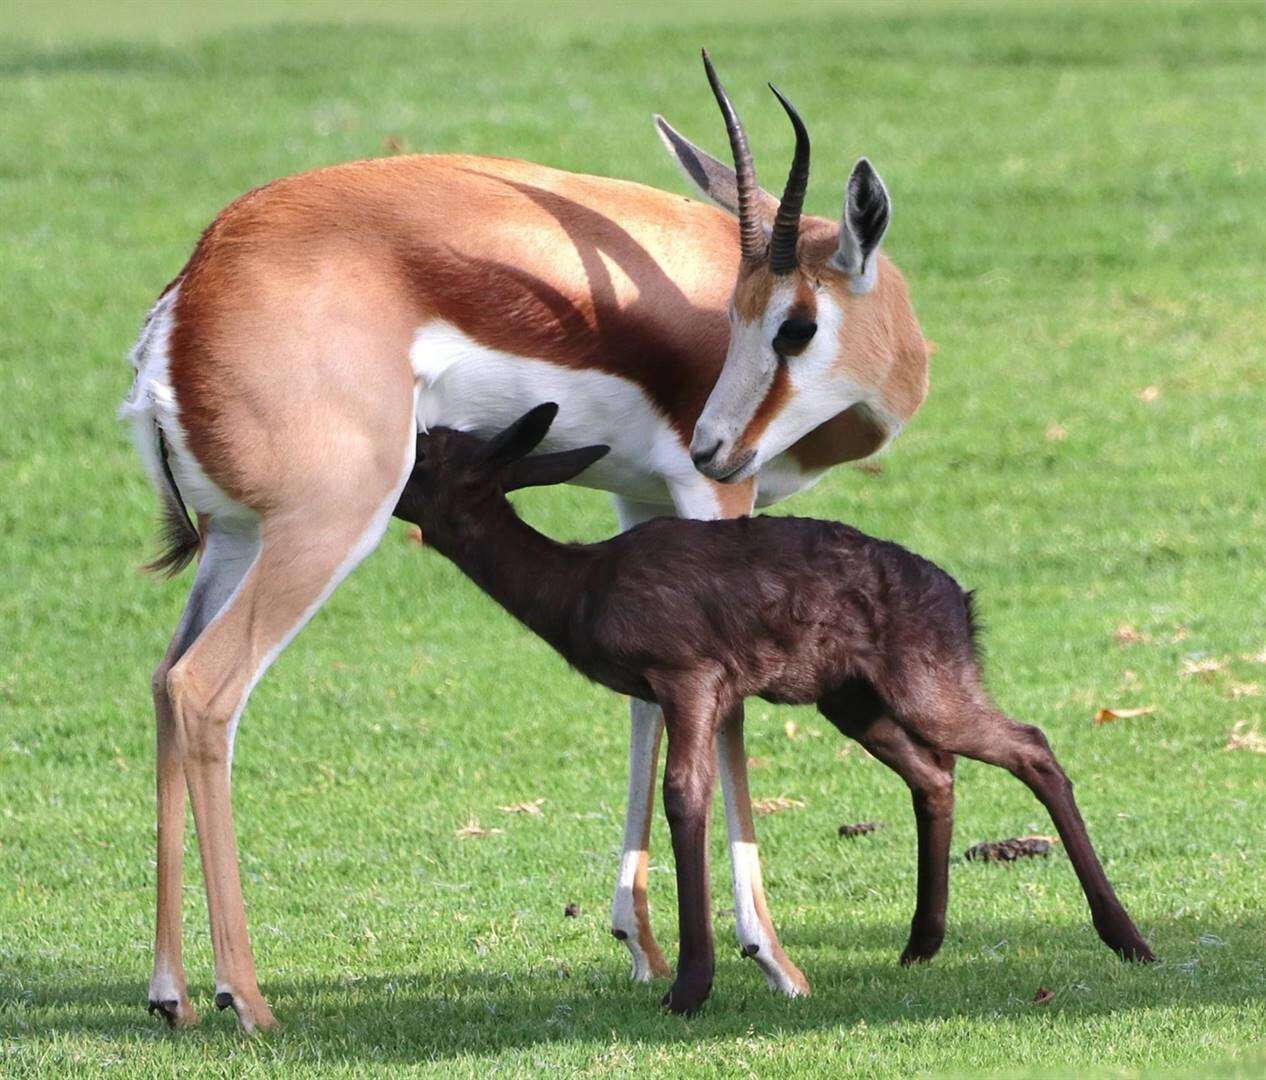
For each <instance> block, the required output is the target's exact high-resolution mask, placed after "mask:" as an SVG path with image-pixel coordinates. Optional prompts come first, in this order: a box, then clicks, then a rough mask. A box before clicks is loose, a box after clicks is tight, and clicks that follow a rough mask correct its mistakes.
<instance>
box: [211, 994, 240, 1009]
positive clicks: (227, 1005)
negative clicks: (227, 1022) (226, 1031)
mask: <svg viewBox="0 0 1266 1080" xmlns="http://www.w3.org/2000/svg"><path fill="white" fill-rule="evenodd" d="M215 1007H216V1008H217V1009H219V1010H220V1011H221V1012H223V1011H224V1010H225V1009H234V1010H236V1008H237V1006H236V1005H234V1004H233V995H232V994H230V993H229V992H228V991H227V990H221V991H220V992H219V993H218V994H216V995H215Z"/></svg>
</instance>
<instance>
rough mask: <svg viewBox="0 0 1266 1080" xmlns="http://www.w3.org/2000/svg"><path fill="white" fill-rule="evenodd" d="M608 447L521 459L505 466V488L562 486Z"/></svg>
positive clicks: (514, 489) (599, 456)
mask: <svg viewBox="0 0 1266 1080" xmlns="http://www.w3.org/2000/svg"><path fill="white" fill-rule="evenodd" d="M610 449H611V447H609V446H585V447H581V448H580V449H579V450H560V451H559V452H558V453H556V454H539V455H538V456H536V457H529V458H521V459H520V460H518V461H513V462H511V463H510V464H509V465H507V466H506V470H505V489H506V491H516V490H518V489H519V488H525V487H544V486H546V485H547V484H565V483H567V481H568V480H574V479H575V478H576V477H577V476H579V475H580V474H581V473H582V472H584V471H585V470H586V469H587V468H589V466H590V465H592V464H593V463H594V462H595V461H597V460H598V459H599V458H601V457H604V456H606V453H607V451H608V450H610Z"/></svg>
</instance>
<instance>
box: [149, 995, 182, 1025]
mask: <svg viewBox="0 0 1266 1080" xmlns="http://www.w3.org/2000/svg"><path fill="white" fill-rule="evenodd" d="M155 1013H160V1014H161V1015H162V1018H163V1019H164V1020H166V1021H167V1023H168V1024H169V1025H170V1026H171V1027H175V1026H176V1019H177V1018H178V1017H179V1016H180V1002H179V1001H176V1000H175V999H174V998H173V999H169V1000H167V1001H155V1000H154V999H153V998H150V1002H149V1014H150V1016H153V1015H154V1014H155Z"/></svg>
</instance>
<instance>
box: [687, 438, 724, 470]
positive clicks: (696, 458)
mask: <svg viewBox="0 0 1266 1080" xmlns="http://www.w3.org/2000/svg"><path fill="white" fill-rule="evenodd" d="M720 449H721V440H720V439H717V441H716V442H714V443H713V444H712V445H711V446H709V447H708V449H706V450H695V451H693V452H692V453H691V455H690V460H691V461H693V462H694V463H695V466H696V467H697V468H702V467H703V466H704V465H706V464H707V463H708V462H709V461H711V460H712V459H713V458H714V457H716V456H717V451H718V450H720Z"/></svg>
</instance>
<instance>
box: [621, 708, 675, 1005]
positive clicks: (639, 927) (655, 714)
mask: <svg viewBox="0 0 1266 1080" xmlns="http://www.w3.org/2000/svg"><path fill="white" fill-rule="evenodd" d="M629 705H630V708H629V713H630V734H629V790H628V809H627V810H626V815H627V816H626V817H625V819H624V844H623V850H622V851H621V853H620V876H619V878H618V880H617V881H616V886H615V900H614V901H613V902H612V905H611V932H612V933H613V934H615V935H616V937H618V938H620V940H621V941H623V942H624V944H625V945H626V946H627V947H628V950H629V954H630V957H631V958H632V963H633V969H632V973H631V974H632V978H633V979H634V981H636V982H648V981H649V980H650V979H651V977H652V976H653V975H654V974H655V970H654V968H653V966H652V964H651V957H650V955H649V953H648V951H647V942H645V941H643V933H644V932H648V931H649V923H648V924H647V925H646V926H645V927H644V926H643V924H642V923H641V922H640V921H639V919H638V917H637V909H636V902H635V890H636V889H637V888H638V887H639V885H640V886H641V887H645V882H640V883H639V881H638V878H639V874H640V872H641V868H642V866H643V865H644V863H645V861H646V860H647V858H648V857H649V856H648V852H647V845H646V836H647V832H648V830H649V829H650V816H651V807H652V806H653V805H654V785H655V775H656V765H657V763H658V762H657V759H658V756H659V739H660V732H661V731H662V730H663V724H664V717H663V714H662V713H661V712H660V710H659V707H658V706H657V705H652V704H650V703H649V702H646V701H636V700H634V701H631V702H630V703H629ZM652 947H653V941H652Z"/></svg>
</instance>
